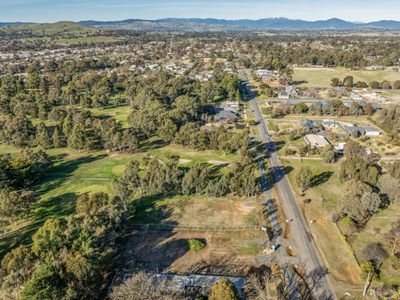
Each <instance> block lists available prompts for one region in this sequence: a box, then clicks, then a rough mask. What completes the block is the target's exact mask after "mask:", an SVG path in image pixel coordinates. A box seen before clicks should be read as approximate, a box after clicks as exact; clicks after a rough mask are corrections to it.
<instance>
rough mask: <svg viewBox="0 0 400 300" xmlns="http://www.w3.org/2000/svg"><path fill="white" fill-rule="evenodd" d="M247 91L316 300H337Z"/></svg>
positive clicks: (263, 125)
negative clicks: (313, 282) (313, 286)
mask: <svg viewBox="0 0 400 300" xmlns="http://www.w3.org/2000/svg"><path fill="white" fill-rule="evenodd" d="M243 77H244V79H245V80H246V81H247V80H248V78H247V75H246V74H243ZM247 89H248V94H249V97H250V103H251V107H252V109H253V112H254V115H255V119H256V121H257V123H258V124H259V126H258V127H259V131H260V135H261V138H262V141H263V142H264V143H265V145H266V147H267V148H268V150H269V151H268V153H269V161H270V164H271V167H272V169H273V172H274V176H275V179H276V181H277V182H276V183H275V187H276V189H277V191H278V193H279V198H280V201H281V202H280V204H281V206H282V208H283V211H284V213H285V215H286V218H287V219H288V220H292V221H291V222H290V230H291V233H292V236H293V239H294V241H295V243H296V250H297V256H298V258H299V259H300V261H301V262H302V265H303V266H304V268H305V270H306V271H307V276H308V280H309V281H312V280H314V279H315V280H316V285H315V288H314V294H313V295H314V297H315V298H316V299H321V300H325V299H336V296H335V292H334V290H333V287H332V285H331V283H330V281H329V277H328V275H327V274H326V268H325V266H324V264H323V263H322V261H321V259H320V257H319V254H318V251H317V249H316V246H315V243H314V241H313V238H312V235H311V233H310V231H309V229H308V226H307V224H306V221H305V219H304V217H303V215H302V213H301V211H300V208H299V206H298V205H297V202H296V199H295V197H294V195H293V191H292V188H291V186H290V184H289V181H288V179H287V176H286V175H285V172H284V170H283V169H282V165H281V163H280V160H279V157H278V154H277V152H276V149H275V145H274V143H273V142H272V141H271V138H270V135H269V133H268V127H267V125H266V124H265V121H264V119H263V118H262V114H261V112H260V108H259V106H258V104H257V101H256V100H255V98H254V93H253V92H252V90H251V87H250V86H249V85H248V86H247Z"/></svg>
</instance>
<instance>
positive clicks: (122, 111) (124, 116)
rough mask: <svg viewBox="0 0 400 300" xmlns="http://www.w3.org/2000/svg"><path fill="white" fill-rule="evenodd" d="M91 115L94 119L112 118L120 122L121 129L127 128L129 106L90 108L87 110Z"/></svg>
mask: <svg viewBox="0 0 400 300" xmlns="http://www.w3.org/2000/svg"><path fill="white" fill-rule="evenodd" d="M89 110H90V111H91V112H92V114H93V115H94V116H96V117H100V118H109V117H112V118H114V119H115V120H116V121H118V122H120V123H121V125H122V127H124V128H128V127H129V124H128V117H129V114H130V112H131V109H130V108H129V106H120V107H113V108H105V109H104V108H92V109H89Z"/></svg>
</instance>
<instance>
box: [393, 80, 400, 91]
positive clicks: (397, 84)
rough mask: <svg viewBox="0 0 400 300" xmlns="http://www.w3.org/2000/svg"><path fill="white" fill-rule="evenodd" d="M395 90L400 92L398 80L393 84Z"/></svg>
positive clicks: (399, 81)
mask: <svg viewBox="0 0 400 300" xmlns="http://www.w3.org/2000/svg"><path fill="white" fill-rule="evenodd" d="M393 89H395V90H400V80H396V81H395V82H394V83H393Z"/></svg>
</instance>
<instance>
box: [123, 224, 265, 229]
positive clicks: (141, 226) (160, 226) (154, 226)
mask: <svg viewBox="0 0 400 300" xmlns="http://www.w3.org/2000/svg"><path fill="white" fill-rule="evenodd" d="M130 228H132V229H139V230H171V231H260V230H261V227H260V226H223V225H216V226H208V225H205V226H203V225H201V226H182V225H173V224H133V225H131V226H130Z"/></svg>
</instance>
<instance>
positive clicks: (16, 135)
mask: <svg viewBox="0 0 400 300" xmlns="http://www.w3.org/2000/svg"><path fill="white" fill-rule="evenodd" d="M34 137H35V127H34V126H33V124H32V122H31V121H30V120H29V119H28V118H27V117H26V116H24V115H17V116H15V117H13V116H10V117H8V118H7V119H6V120H5V122H4V123H3V124H2V126H0V139H1V140H2V141H3V142H5V143H7V144H11V145H14V146H19V147H21V146H29V145H30V144H31V142H32V141H33V139H34Z"/></svg>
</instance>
